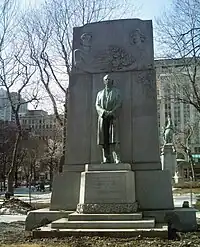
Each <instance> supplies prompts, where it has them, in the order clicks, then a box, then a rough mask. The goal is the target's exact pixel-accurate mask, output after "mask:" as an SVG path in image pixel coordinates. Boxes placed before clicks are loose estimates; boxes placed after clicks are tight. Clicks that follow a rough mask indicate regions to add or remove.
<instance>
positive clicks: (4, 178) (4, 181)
mask: <svg viewBox="0 0 200 247" xmlns="http://www.w3.org/2000/svg"><path fill="white" fill-rule="evenodd" d="M3 188H4V191H5V190H6V161H5V158H4V160H3Z"/></svg>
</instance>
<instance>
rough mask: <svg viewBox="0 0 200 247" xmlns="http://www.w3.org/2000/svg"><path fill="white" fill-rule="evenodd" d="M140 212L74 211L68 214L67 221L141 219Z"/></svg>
mask: <svg viewBox="0 0 200 247" xmlns="http://www.w3.org/2000/svg"><path fill="white" fill-rule="evenodd" d="M141 219H142V213H133V214H78V213H76V212H74V213H72V214H70V215H69V216H68V220H69V221H115V220H116V221H126V220H128V221H131V220H141Z"/></svg>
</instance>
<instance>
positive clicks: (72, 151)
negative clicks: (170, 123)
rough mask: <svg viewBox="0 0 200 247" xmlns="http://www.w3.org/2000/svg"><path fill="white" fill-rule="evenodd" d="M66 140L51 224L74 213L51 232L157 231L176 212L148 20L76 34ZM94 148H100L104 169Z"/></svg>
mask: <svg viewBox="0 0 200 247" xmlns="http://www.w3.org/2000/svg"><path fill="white" fill-rule="evenodd" d="M102 81H104V83H105V84H106V88H105V89H103V85H102ZM113 81H114V82H115V84H116V85H117V88H115V89H114V88H113V86H112V85H111V87H110V84H112V82H113ZM108 84H109V85H108ZM107 89H109V90H107ZM102 90H103V91H102ZM108 91H110V92H112V93H111V94H109V92H108ZM103 93H105V94H107V95H105V97H104V96H102V94H103ZM102 100H107V101H108V100H110V102H107V103H106V104H107V105H105V104H104V103H102V102H101V101H102ZM121 102H123V103H122V104H121ZM102 106H103V107H102ZM99 107H101V108H102V109H100V108H99ZM114 107H116V110H117V112H116V113H117V114H114V111H115V109H114ZM118 110H119V112H118ZM102 116H103V119H102ZM111 116H112V117H111ZM110 117H111V118H110ZM100 118H101V119H100ZM102 124H103V125H102ZM115 124H117V125H118V126H117V127H116V126H114V125H115ZM98 126H99V127H98ZM97 130H98V135H97ZM99 134H103V141H102V140H100V139H99V140H98V139H97V137H98V138H99V137H100V136H99ZM114 134H117V136H115V137H114V136H113V135H114ZM101 137H102V136H101ZM104 138H105V140H104ZM66 141H67V143H66V146H67V152H66V157H65V164H64V166H63V173H62V174H59V175H57V176H56V177H55V179H54V184H53V192H52V197H51V205H50V213H49V215H53V214H54V215H56V216H54V219H53V217H52V216H51V221H52V220H55V219H56V217H58V214H59V213H60V214H61V213H63V212H65V214H69V215H68V216H65V217H64V218H63V219H58V220H57V221H53V222H52V224H51V227H52V228H53V229H61V228H63V229H65V230H66V231H69V232H70V233H71V232H73V230H74V231H75V232H77V231H79V230H80V229H87V230H85V231H87V232H89V230H88V229H93V232H95V230H96V231H100V230H98V229H100V228H101V229H107V230H109V229H110V231H113V229H118V230H119V229H122V230H123V229H133V228H153V227H154V226H155V222H163V221H164V215H165V212H166V211H168V210H173V209H174V204H173V197H172V185H171V177H170V173H169V171H167V170H163V171H162V167H161V162H160V154H159V138H158V126H157V96H156V77H155V68H154V53H153V32H152V22H151V21H142V20H140V19H127V20H113V21H103V22H96V23H91V24H86V25H84V26H82V27H76V28H74V33H73V66H72V74H71V76H70V81H69V105H68V123H67V140H66ZM97 144H100V145H101V146H102V148H103V163H102V153H101V150H100V148H99V145H97ZM116 144H117V145H116ZM119 144H120V145H119ZM111 146H114V154H115V155H113V156H112V157H111V151H110V148H111ZM116 146H117V148H119V151H118V150H117V148H116ZM116 151H117V152H116ZM119 154H120V155H119ZM113 158H114V159H113ZM112 162H113V163H112ZM69 211H74V213H72V214H71V213H70V212H69ZM138 211H139V212H138ZM51 212H52V214H51ZM53 212H54V213H53ZM143 216H145V217H147V216H151V217H153V218H151V219H142V217H143ZM62 217H63V216H60V218H62ZM28 218H29V219H30V218H31V215H30V216H28ZM29 221H30V220H29ZM27 225H28V223H27ZM29 229H30V228H29ZM67 229H68V230H67ZM77 229H79V230H77ZM63 231H64V230H63ZM80 231H82V230H80ZM121 232H123V231H121ZM130 232H131V233H132V232H134V231H132V230H131V231H130Z"/></svg>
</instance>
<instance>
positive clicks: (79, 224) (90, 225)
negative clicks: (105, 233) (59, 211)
mask: <svg viewBox="0 0 200 247" xmlns="http://www.w3.org/2000/svg"><path fill="white" fill-rule="evenodd" d="M154 226H155V219H142V220H126V221H69V220H68V218H61V219H59V220H56V221H53V222H52V223H51V227H52V228H55V229H86V228H87V229H129V228H132V229H137V228H154Z"/></svg>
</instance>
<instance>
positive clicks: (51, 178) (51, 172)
mask: <svg viewBox="0 0 200 247" xmlns="http://www.w3.org/2000/svg"><path fill="white" fill-rule="evenodd" d="M49 175H50V185H49V191H52V184H53V164H51V165H50V169H49Z"/></svg>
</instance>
